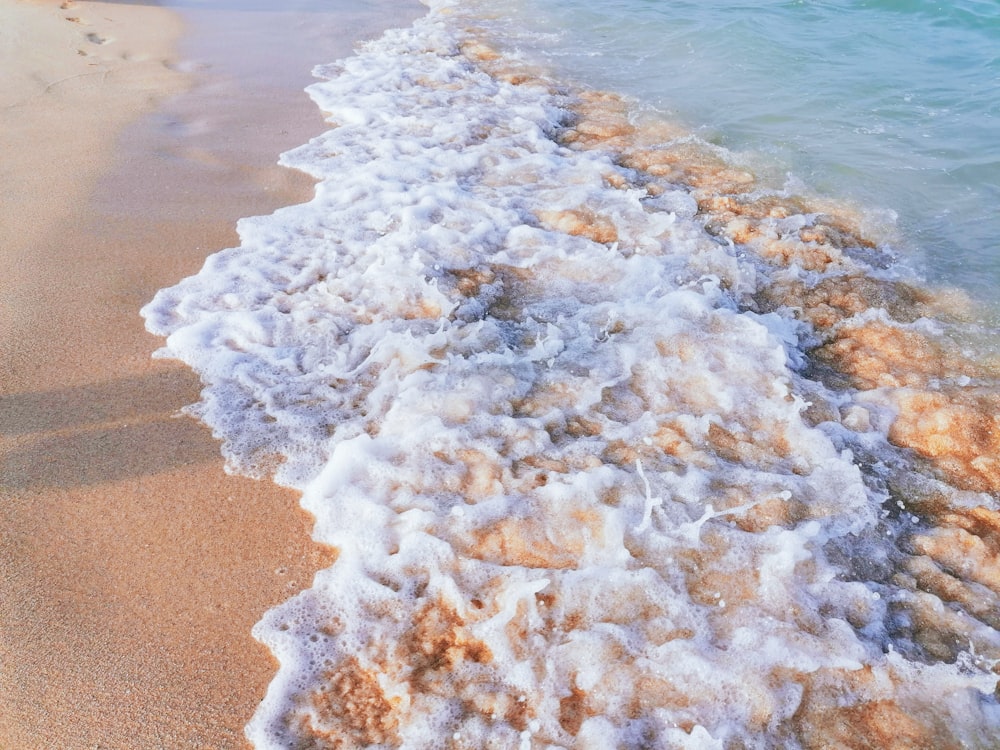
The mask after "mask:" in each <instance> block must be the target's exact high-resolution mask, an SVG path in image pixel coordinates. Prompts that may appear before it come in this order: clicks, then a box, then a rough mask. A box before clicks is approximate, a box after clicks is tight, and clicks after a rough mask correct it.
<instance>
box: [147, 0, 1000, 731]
mask: <svg viewBox="0 0 1000 750" xmlns="http://www.w3.org/2000/svg"><path fill="white" fill-rule="evenodd" d="M316 74H317V76H318V77H320V78H322V79H323V81H322V82H320V83H317V84H315V85H314V86H312V87H311V88H310V89H309V91H310V94H311V96H312V97H313V98H314V99H315V101H316V102H317V104H318V105H319V106H320V107H321V108H322V109H323V110H324V112H326V113H327V116H328V119H329V121H330V123H331V124H332V125H333V128H332V129H331V130H330V131H328V132H327V133H325V134H324V135H322V136H320V137H318V138H316V139H314V140H313V141H312V142H310V143H309V144H308V145H306V146H303V147H301V148H299V149H296V150H294V151H291V152H289V153H287V154H285V155H283V157H282V161H283V163H285V164H286V165H288V166H290V167H295V168H297V169H301V170H304V171H306V172H308V173H309V174H311V175H314V176H315V177H316V178H317V180H318V181H319V184H318V185H317V189H316V196H315V198H314V199H313V200H312V201H310V202H309V203H306V204H303V205H300V206H293V207H289V208H285V209H282V210H280V211H277V212H276V213H274V214H273V215H271V216H268V217H256V218H252V219H245V220H243V221H241V222H240V224H239V233H240V238H241V245H240V247H238V248H235V249H231V250H226V251H223V252H220V253H217V254H216V255H213V256H212V257H210V258H209V259H208V261H207V262H206V264H205V267H204V269H203V270H202V271H201V272H200V273H198V274H197V275H195V276H193V277H191V278H189V279H186V280H184V281H182V282H181V283H179V284H178V285H177V286H175V287H172V288H170V289H166V290H163V291H161V292H160V293H159V294H158V295H157V296H156V298H155V299H154V300H153V301H152V302H151V303H150V304H149V305H148V306H147V307H146V308H145V309H144V311H143V314H144V315H145V317H146V320H147V325H148V327H149V329H150V330H151V331H153V332H155V333H157V334H160V335H163V336H166V337H167V340H166V344H165V346H164V348H163V349H162V350H161V352H160V356H166V357H172V358H177V359H181V360H183V361H185V362H186V363H188V364H189V365H190V366H191V367H192V368H193V369H195V370H196V371H197V372H198V373H199V374H200V376H201V377H202V380H203V382H204V383H205V390H204V391H203V394H202V401H201V402H200V403H199V404H197V405H195V406H193V407H191V409H190V411H191V412H192V413H193V414H195V415H196V416H197V417H199V418H200V419H202V420H204V421H205V422H206V423H207V424H209V425H210V426H211V427H212V429H213V430H214V432H215V434H216V435H217V436H218V437H219V438H221V439H222V441H223V450H224V453H225V455H226V458H227V461H228V464H229V466H230V468H231V469H233V470H235V471H239V472H242V473H247V474H256V475H271V474H273V475H274V477H275V478H276V480H277V481H279V482H281V483H283V484H286V485H288V486H291V487H295V488H298V489H300V490H301V491H302V493H303V499H302V504H303V506H304V507H305V508H306V509H307V510H309V511H310V512H311V513H313V514H314V515H315V516H316V526H315V531H314V537H315V539H316V540H317V541H319V542H322V543H324V544H326V545H330V546H332V547H334V548H335V549H336V550H337V554H338V557H337V560H336V562H335V563H334V564H333V565H332V566H331V567H330V568H328V569H326V570H323V571H320V572H319V573H318V574H317V575H316V578H315V580H314V582H313V584H312V586H311V587H310V588H309V589H307V590H305V591H303V592H302V593H300V594H299V595H298V596H296V597H294V598H293V599H291V600H289V601H288V602H286V603H284V604H282V605H280V606H278V607H276V608H275V609H273V610H271V611H270V612H268V613H267V615H266V616H265V617H264V619H263V620H262V621H261V622H260V623H259V624H258V625H257V627H256V628H255V630H254V634H255V635H256V637H257V638H258V639H260V640H261V641H262V642H263V643H265V644H266V645H267V646H268V647H269V648H270V649H271V650H272V652H273V653H274V654H275V656H276V657H277V658H278V660H279V661H280V664H281V666H280V670H279V672H278V674H277V676H276V677H275V679H274V681H273V682H272V684H271V686H270V688H269V690H268V693H267V697H266V699H265V700H264V702H263V703H262V704H261V706H260V708H259V709H258V711H257V713H256V714H255V716H254V718H253V720H252V721H251V723H250V725H249V726H248V728H247V734H248V736H249V737H250V739H251V740H252V741H253V743H254V744H255V745H256V746H257V747H259V748H288V747H316V748H326V747H330V748H350V747H385V748H390V747H392V748H395V747H399V748H432V747H434V748H437V747H449V748H515V747H521V748H543V747H544V748H557V747H563V748H608V747H630V748H631V747H635V748H638V747H664V748H717V747H718V748H724V747H725V748H728V747H831V746H843V747H869V746H871V745H872V744H874V745H878V746H885V747H890V746H898V747H904V746H905V747H931V746H934V747H957V746H967V747H984V748H985V747H993V746H995V742H996V737H997V736H998V732H1000V710H998V707H997V701H996V698H995V695H994V690H995V689H996V684H997V676H996V668H995V665H996V664H997V660H998V659H1000V632H998V630H997V628H998V627H1000V622H998V619H997V616H996V610H995V609H991V604H990V603H991V602H996V601H997V598H998V596H1000V585H998V582H1000V566H998V563H997V558H996V552H995V549H996V547H995V546H993V545H994V544H995V542H996V541H997V539H998V536H997V534H998V529H1000V524H998V518H1000V516H998V514H997V512H996V510H997V509H996V503H995V500H994V498H993V496H994V494H995V487H994V486H993V485H992V484H990V480H989V477H990V476H991V474H990V469H989V467H985V468H982V467H984V466H985V464H982V462H980V464H979V465H980V467H981V469H982V470H980V469H976V471H979V474H975V473H974V472H973V469H971V468H968V467H967V469H963V468H962V467H961V466H957V465H956V464H955V462H954V461H952V462H951V463H940V462H939V463H938V464H936V463H935V462H934V460H935V456H934V455H931V454H932V453H933V452H934V451H933V450H929V451H928V452H925V453H921V452H920V450H919V447H918V446H916V445H911V444H910V443H907V442H906V441H905V440H900V439H897V440H891V439H890V438H891V437H892V434H891V433H892V430H893V429H894V427H896V426H897V425H898V424H899V421H900V419H901V415H903V416H905V415H906V414H907V412H906V409H905V408H904V407H901V406H900V403H901V400H902V399H904V398H910V399H911V400H912V399H917V400H919V399H920V398H925V399H926V398H934V397H936V395H935V394H937V395H940V397H941V398H945V399H946V403H947V404H951V405H954V404H959V405H962V404H966V403H967V401H968V399H966V400H965V401H963V400H962V398H959V397H958V396H956V395H955V394H956V393H958V392H959V391H960V390H961V389H962V388H969V387H975V388H979V389H980V392H981V391H983V390H984V389H985V390H986V391H988V392H989V393H993V392H995V389H994V388H993V385H992V381H988V377H989V373H987V372H984V371H983V370H982V368H981V367H980V368H979V369H976V367H974V366H973V364H969V363H967V361H966V360H965V359H962V356H961V355H960V354H956V355H955V356H954V357H953V358H952V359H951V360H947V361H948V362H951V363H952V369H951V370H948V369H947V367H946V365H945V359H947V358H946V357H945V355H944V354H941V356H940V357H939V358H938V359H934V358H933V357H932V356H931V354H926V356H924V357H923V359H922V360H921V361H926V360H928V358H929V359H930V360H931V364H929V365H927V367H925V368H924V370H920V372H918V375H919V374H920V373H923V372H924V371H925V370H926V373H925V374H926V377H923V378H922V379H921V378H920V377H917V375H912V372H911V370H912V368H911V369H910V370H907V369H906V367H905V364H899V363H895V364H894V363H893V362H892V361H890V360H889V355H888V354H885V352H886V351H887V350H888V351H890V353H891V352H892V351H894V350H892V347H891V346H888V347H886V346H883V347H881V348H879V346H878V342H879V341H882V340H883V339H884V340H893V341H895V340H898V339H899V337H904V338H905V336H911V337H914V338H913V342H916V343H912V342H911V345H908V346H907V347H906V348H907V351H911V352H912V351H916V352H918V353H919V352H920V351H922V350H920V349H919V346H918V344H920V343H921V342H923V344H924V345H926V346H927V347H931V348H933V347H938V348H935V349H934V352H938V351H939V349H940V351H944V349H943V348H942V347H944V344H938V343H935V342H938V338H934V336H936V335H937V333H936V332H937V330H938V329H937V328H934V326H931V328H932V329H934V330H931V331H929V332H928V330H927V325H926V324H925V323H922V322H921V321H926V320H927V319H928V317H927V315H925V313H928V314H930V312H931V311H932V310H933V307H934V297H933V295H931V294H930V293H929V292H927V293H923V292H919V293H918V292H916V291H914V292H913V294H912V295H910V296H907V294H908V292H907V291H906V290H912V289H914V287H911V286H908V285H906V284H903V283H902V282H901V281H900V280H899V278H898V275H897V274H896V273H895V272H893V271H891V270H887V269H889V268H890V265H891V264H890V261H891V258H890V254H889V252H888V251H887V249H886V248H883V247H880V246H878V244H877V243H873V242H871V241H869V240H866V239H865V238H864V237H863V236H861V235H860V234H858V233H855V232H854V231H853V229H852V227H851V224H850V220H849V218H844V217H843V216H839V215H836V214H832V213H829V212H824V211H823V210H820V208H822V207H818V206H816V205H806V204H804V203H803V202H802V201H799V200H797V199H796V198H794V197H792V196H788V195H779V194H776V193H774V192H771V193H767V192H762V191H760V190H757V189H756V186H755V185H754V180H753V176H752V175H749V174H746V173H744V172H742V171H741V170H740V169H739V168H738V167H736V166H733V165H730V164H728V163H727V161H726V159H725V154H723V153H720V152H719V151H718V149H713V148H711V147H709V146H708V145H707V144H702V143H700V142H698V141H697V139H693V138H691V137H690V136H687V135H684V134H679V133H677V132H674V131H673V130H671V128H670V126H668V125H666V124H664V123H645V124H644V123H641V122H639V121H638V119H637V117H636V116H635V115H634V113H632V112H630V110H629V107H628V103H627V102H624V101H622V100H620V99H619V98H617V97H615V96H613V95H610V94H602V93H600V92H588V91H579V90H574V89H572V88H570V87H567V86H564V85H560V84H557V83H556V82H554V81H552V80H549V79H547V78H545V76H544V75H539V74H537V71H532V70H530V69H528V68H525V67H523V66H519V64H518V63H517V61H516V60H513V59H510V58H508V57H499V56H498V55H497V54H496V53H495V52H493V48H492V47H491V45H490V40H489V35H488V33H487V32H486V31H484V29H483V28H482V26H481V25H479V24H478V23H474V19H471V18H470V17H468V16H467V15H465V14H464V13H463V11H462V8H461V6H456V5H454V4H446V3H441V4H436V5H435V6H434V7H432V9H431V12H430V14H429V15H428V16H427V17H426V18H424V19H422V20H420V21H418V22H417V23H416V24H414V26H413V27H412V28H410V29H406V30H397V31H391V32H389V33H387V34H386V35H385V36H384V37H383V38H382V39H380V40H378V41H376V42H373V43H370V44H368V45H367V46H365V47H364V48H363V49H362V50H361V51H360V52H359V53H358V54H357V55H356V56H354V57H352V58H349V59H347V60H344V61H341V62H339V63H337V64H334V65H330V66H321V67H319V68H317V69H316ZM865 290H868V291H867V292H866V291H865ZM852 295H853V296H852ZM856 297H857V299H855V298H856ZM855 308H857V309H855ZM900 311H904V312H900ZM921 325H923V326H924V328H921ZM937 325H938V328H940V327H941V326H946V325H949V324H947V323H939V324H937ZM879 326H881V328H879ZM878 331H881V332H882V333H883V334H885V335H883V336H882V337H881V338H878V337H877V336H875V332H878ZM858 332H860V333H858ZM897 332H898V336H897V337H896V338H895V339H894V338H893V335H894V334H895V333H897ZM851 336H853V337H854V338H851ZM876 339H877V340H876ZM845 341H846V342H848V344H845V343H844V342H845ZM859 341H861V343H859ZM851 342H853V343H854V344H855V345H854V346H851V345H849V344H850V343H851ZM838 345H839V346H840V347H841V349H846V350H847V351H840V350H839V349H837V347H838ZM864 347H868V348H867V349H865V350H864V351H869V352H871V354H870V357H869V358H868V359H865V360H864V361H863V362H861V363H855V364H851V363H852V362H853V361H854V360H852V359H851V358H850V356H851V355H856V354H858V352H859V350H860V349H863V348H864ZM913 347H917V348H916V349H914V348H913ZM897 348H898V347H897ZM880 356H881V359H879V357H880ZM934 356H937V355H934ZM872 358H874V359H876V360H877V361H878V362H880V363H882V364H881V365H879V367H881V369H880V370H879V372H880V373H881V374H882V375H885V376H886V377H896V379H897V381H898V382H896V383H895V384H894V383H890V382H888V381H887V380H886V378H885V377H881V376H873V377H874V378H875V380H874V382H872V383H867V384H866V382H865V381H864V377H865V376H866V373H869V374H870V370H871V366H872V365H871V363H870V361H869V360H870V359H872ZM942 358H944V359H942ZM902 359H905V357H903V358H902ZM956 363H958V364H956ZM962 363H966V364H962ZM932 365H933V366H932ZM866 367H867V368H868V369H866ZM893 368H895V369H893ZM963 368H964V369H963ZM901 372H902V373H904V374H903V375H901V374H900V373H901ZM905 373H910V375H906V374H905ZM962 378H965V379H964V380H962ZM963 383H964V384H965V385H963ZM949 388H950V389H951V390H949ZM956 389H957V390H956ZM962 393H965V391H962ZM942 394H943V395H942ZM980 395H982V393H980ZM969 398H971V396H970V397H969ZM976 403H978V402H976ZM956 408H957V407H956ZM968 408H969V409H971V410H972V411H973V412H975V413H976V414H979V412H977V411H975V409H976V408H977V407H975V406H974V405H973V406H968ZM914 409H916V407H914ZM913 414H914V416H913V419H912V420H911V421H913V422H914V423H917V422H919V421H920V420H919V418H918V416H916V415H917V411H914V412H913ZM934 429H936V428H934ZM921 430H922V431H921ZM913 431H914V432H915V433H919V435H922V436H923V438H924V439H926V438H927V435H928V430H927V428H926V426H925V427H924V428H920V427H919V425H916V426H913ZM931 431H932V432H933V429H932V430H931ZM941 434H945V433H941ZM934 435H938V436H939V437H940V435H939V433H938V432H934ZM949 439H952V440H953V442H955V441H958V442H960V436H959V437H954V436H952V437H951V438H949ZM917 440H918V438H914V439H913V441H917ZM941 440H944V438H941ZM941 440H938V441H937V442H936V443H934V445H935V446H937V448H935V449H934V450H938V449H940V450H939V451H938V453H939V455H940V454H941V452H942V451H943V452H944V454H947V455H952V454H948V453H947V450H946V449H945V448H941V446H940V445H939V443H941ZM913 441H911V442H913ZM932 442H933V441H932ZM958 442H956V443H955V445H958ZM949 445H950V444H949ZM977 446H978V447H977ZM960 447H961V446H959V447H955V449H954V451H953V452H960ZM969 450H973V451H974V452H975V451H979V453H980V455H979V456H978V457H979V458H980V459H981V458H983V455H981V454H982V452H983V450H985V449H984V448H982V446H981V445H979V444H976V446H974V448H971V449H969ZM956 460H957V459H956ZM969 460H970V461H973V462H974V459H969ZM959 463H960V462H959ZM969 466H972V464H971V463H970V464H969ZM973 468H974V467H973ZM963 471H964V472H965V473H964V474H963V473H962V472H963ZM970 472H972V473H970ZM962 477H966V479H962ZM970 477H971V478H970ZM983 477H985V479H984V478H983ZM956 519H957V520H956ZM956 550H964V552H957V553H956ZM963 561H964V562H963ZM963 565H964V567H963ZM900 738H902V739H900ZM894 743H895V744H894ZM907 743H908V744H907Z"/></svg>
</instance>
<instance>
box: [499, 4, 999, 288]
mask: <svg viewBox="0 0 1000 750" xmlns="http://www.w3.org/2000/svg"><path fill="white" fill-rule="evenodd" d="M512 26H514V27H515V28H520V29H522V30H524V29H530V30H531V32H529V33H525V32H524V31H522V32H521V33H520V34H519V42H518V43H519V44H520V45H521V46H522V47H523V49H524V50H525V51H526V52H528V53H529V54H541V55H543V56H544V57H545V59H546V61H547V63H548V64H550V65H553V66H555V68H556V69H557V70H558V71H560V72H561V73H563V74H568V75H570V76H572V77H574V78H576V79H577V80H579V81H582V82H585V83H589V84H591V85H595V86H600V87H608V88H611V89H613V90H616V91H619V92H624V93H627V94H629V95H632V96H635V97H637V98H639V99H640V100H641V101H642V102H644V103H646V104H647V105H648V106H650V107H654V108H656V109H659V110H661V111H663V112H665V113H667V114H668V115H670V116H671V117H674V118H677V119H679V120H680V121H681V122H683V123H684V124H685V125H687V126H689V127H691V128H692V129H694V130H695V131H696V132H697V133H698V134H699V135H701V136H702V137H704V138H706V139H707V140H710V141H712V142H715V143H718V144H720V145H723V146H725V147H727V148H729V149H731V150H734V151H736V152H738V153H740V154H741V156H742V157H743V158H745V159H747V160H749V161H750V163H751V164H752V165H753V167H754V170H755V171H756V172H758V173H759V174H764V175H768V174H769V175H770V179H771V180H772V181H773V180H779V181H781V180H784V179H786V175H788V174H790V175H792V176H793V177H794V179H795V180H797V181H800V182H801V183H804V184H805V185H807V186H808V187H809V188H811V189H813V190H815V191H818V192H820V193H822V194H826V195H830V196H833V197H840V198H845V199H848V200H851V201H854V202H857V203H859V204H861V205H864V206H866V207H868V208H870V209H878V210H881V211H884V212H885V216H886V220H887V221H891V220H892V218H894V217H895V223H896V239H895V241H894V244H895V245H896V247H897V248H898V249H899V250H900V251H901V252H902V253H903V254H904V255H905V256H909V257H910V258H911V259H912V262H913V263H914V264H915V265H916V266H917V267H918V268H919V269H920V270H921V271H922V272H923V273H924V274H925V275H926V277H927V278H928V279H929V280H931V281H934V282H941V283H950V284H958V285H960V286H963V287H965V288H967V289H969V290H971V291H972V292H974V293H975V294H976V295H977V296H978V297H980V298H982V299H984V300H991V299H992V298H993V296H994V295H995V289H996V287H997V285H998V284H1000V243H998V241H997V239H996V238H997V236H998V235H1000V213H998V211H997V206H998V205H1000V3H998V2H995V1H993V0H990V1H985V0H958V2H928V1H925V0H838V1H830V0H827V1H819V2H813V1H811V0H765V1H764V2H754V3H748V2H737V1H724V0H707V1H705V0H702V1H694V0H609V1H604V0H602V1H601V2H597V1H595V0H522V2H521V3H519V4H518V6H517V10H516V11H515V12H514V18H513V23H512Z"/></svg>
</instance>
